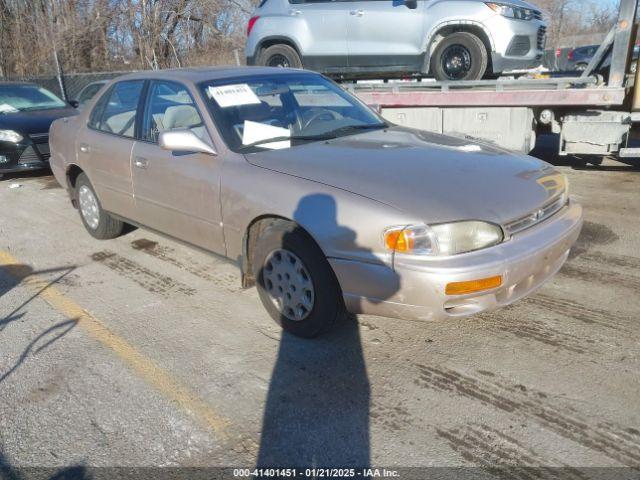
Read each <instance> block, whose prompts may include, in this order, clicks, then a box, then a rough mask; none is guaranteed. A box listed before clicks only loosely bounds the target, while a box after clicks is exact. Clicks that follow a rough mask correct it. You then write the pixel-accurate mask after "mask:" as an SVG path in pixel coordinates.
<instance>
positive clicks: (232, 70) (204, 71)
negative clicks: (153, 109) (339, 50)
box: [117, 66, 317, 83]
mask: <svg viewBox="0 0 640 480" xmlns="http://www.w3.org/2000/svg"><path fill="white" fill-rule="evenodd" d="M303 72H304V73H309V74H312V73H313V72H310V71H305V70H299V69H293V68H279V67H235V66H225V67H202V68H176V69H170V70H149V71H144V72H136V73H130V74H128V75H123V76H121V77H118V78H117V80H118V81H121V80H136V79H158V80H176V81H183V82H184V81H187V82H190V83H200V82H205V81H207V80H222V79H227V78H235V77H250V76H255V75H285V74H292V73H303ZM316 75H317V74H316Z"/></svg>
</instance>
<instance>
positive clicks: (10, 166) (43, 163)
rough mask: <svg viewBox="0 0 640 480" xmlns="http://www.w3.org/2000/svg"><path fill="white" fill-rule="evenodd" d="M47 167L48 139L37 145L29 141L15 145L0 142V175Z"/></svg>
mask: <svg viewBox="0 0 640 480" xmlns="http://www.w3.org/2000/svg"><path fill="white" fill-rule="evenodd" d="M48 166H49V144H48V138H46V139H44V140H43V141H39V142H38V143H36V142H34V141H32V140H29V139H28V140H25V141H23V142H21V143H17V144H16V143H8V142H0V174H1V173H14V172H26V171H30V170H39V169H42V168H48Z"/></svg>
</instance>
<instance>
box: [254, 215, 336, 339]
mask: <svg viewBox="0 0 640 480" xmlns="http://www.w3.org/2000/svg"><path fill="white" fill-rule="evenodd" d="M252 264H253V274H254V276H255V278H256V279H257V288H258V293H259V295H260V300H261V301H262V304H263V305H264V307H265V309H266V310H267V311H268V312H269V314H270V315H271V317H272V318H273V319H274V320H275V321H276V322H277V323H278V324H279V325H280V326H281V327H282V328H283V329H284V330H286V331H287V332H290V333H292V334H294V335H297V336H300V337H306V338H311V337H315V336H317V335H319V334H320V333H323V332H326V331H328V330H329V329H331V327H332V326H333V325H334V323H335V321H336V319H337V318H338V317H339V316H340V315H341V314H342V313H343V312H344V306H343V301H342V294H341V292H340V288H339V286H338V281H337V280H336V278H335V275H334V273H333V270H332V269H331V266H330V265H329V262H328V261H327V259H326V258H325V256H324V254H323V253H322V250H320V248H319V247H318V246H317V245H316V243H315V242H314V241H313V240H312V239H311V237H309V235H308V234H307V233H306V232H305V231H304V230H303V229H302V228H300V227H299V226H298V225H296V224H295V223H292V222H288V221H285V220H274V221H273V222H271V223H270V224H269V225H268V226H267V227H266V228H265V229H264V230H263V231H262V233H261V234H260V237H259V238H258V239H257V242H256V246H255V248H254V252H253V258H252Z"/></svg>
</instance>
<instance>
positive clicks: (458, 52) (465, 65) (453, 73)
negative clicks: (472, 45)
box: [442, 45, 473, 80]
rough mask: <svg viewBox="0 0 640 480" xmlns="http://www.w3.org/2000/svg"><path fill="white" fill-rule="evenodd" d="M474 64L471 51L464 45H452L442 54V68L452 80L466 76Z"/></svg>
mask: <svg viewBox="0 0 640 480" xmlns="http://www.w3.org/2000/svg"><path fill="white" fill-rule="evenodd" d="M472 65H473V62H472V61H471V52H469V50H468V49H467V48H466V47H465V46H463V45H451V46H450V47H447V49H446V50H445V51H444V53H443V54H442V70H444V73H445V75H446V76H447V78H449V79H450V80H459V79H461V78H464V77H465V76H466V75H467V73H469V71H470V70H471V66H472Z"/></svg>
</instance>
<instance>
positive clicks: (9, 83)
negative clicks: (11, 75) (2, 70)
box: [0, 80, 36, 87]
mask: <svg viewBox="0 0 640 480" xmlns="http://www.w3.org/2000/svg"><path fill="white" fill-rule="evenodd" d="M16 85H33V86H35V85H36V84H35V83H33V82H20V81H2V80H0V87H6V86H16Z"/></svg>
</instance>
